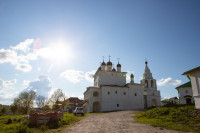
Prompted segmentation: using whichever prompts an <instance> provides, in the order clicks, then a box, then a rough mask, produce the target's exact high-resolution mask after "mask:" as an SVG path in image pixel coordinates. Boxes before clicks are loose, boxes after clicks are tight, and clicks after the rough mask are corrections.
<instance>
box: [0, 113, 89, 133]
mask: <svg viewBox="0 0 200 133" xmlns="http://www.w3.org/2000/svg"><path fill="white" fill-rule="evenodd" d="M24 116H26V115H5V116H0V133H43V132H48V133H51V132H52V133H55V132H61V131H62V130H63V129H64V128H66V127H67V126H69V125H73V124H74V123H76V122H78V121H79V120H81V119H83V118H84V117H76V116H74V115H73V114H69V113H66V112H64V114H63V118H62V119H61V120H60V121H59V123H58V128H57V129H49V128H50V127H47V126H44V125H42V126H41V127H38V128H29V127H28V120H26V119H23V118H22V117H24ZM86 116H87V115H86Z"/></svg>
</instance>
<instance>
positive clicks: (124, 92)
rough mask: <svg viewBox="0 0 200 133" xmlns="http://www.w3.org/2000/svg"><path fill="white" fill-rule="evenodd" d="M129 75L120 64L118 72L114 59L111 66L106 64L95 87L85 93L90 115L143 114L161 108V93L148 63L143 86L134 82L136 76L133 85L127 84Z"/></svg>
mask: <svg viewBox="0 0 200 133" xmlns="http://www.w3.org/2000/svg"><path fill="white" fill-rule="evenodd" d="M126 74H127V72H122V71H121V64H119V62H118V64H117V70H116V69H115V68H114V67H113V65H112V62H111V61H110V59H109V61H108V62H107V63H105V62H104V60H103V62H102V63H101V66H100V67H99V68H98V70H97V71H96V73H95V74H94V86H90V87H87V90H86V91H85V92H84V100H85V101H86V102H85V104H84V108H85V109H86V112H105V111H117V110H143V109H145V108H149V107H152V106H161V97H160V91H158V90H157V85H156V80H155V79H153V77H152V73H151V72H150V70H149V68H148V62H147V61H146V62H145V70H144V74H143V78H142V79H141V81H140V83H135V82H134V75H133V74H131V76H130V83H126Z"/></svg>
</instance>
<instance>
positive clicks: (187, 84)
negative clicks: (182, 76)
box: [176, 81, 192, 89]
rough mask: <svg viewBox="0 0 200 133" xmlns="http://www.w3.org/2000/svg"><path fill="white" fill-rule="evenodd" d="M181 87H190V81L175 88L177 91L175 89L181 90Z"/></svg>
mask: <svg viewBox="0 0 200 133" xmlns="http://www.w3.org/2000/svg"><path fill="white" fill-rule="evenodd" d="M183 87H192V85H191V81H189V82H187V83H184V84H182V85H180V86H178V87H176V89H177V88H183Z"/></svg>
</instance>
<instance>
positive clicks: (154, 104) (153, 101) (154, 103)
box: [152, 99, 156, 107]
mask: <svg viewBox="0 0 200 133" xmlns="http://www.w3.org/2000/svg"><path fill="white" fill-rule="evenodd" d="M152 106H153V107H156V100H155V99H152Z"/></svg>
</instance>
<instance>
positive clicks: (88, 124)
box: [63, 111, 178, 133]
mask: <svg viewBox="0 0 200 133" xmlns="http://www.w3.org/2000/svg"><path fill="white" fill-rule="evenodd" d="M135 114H137V112H136V111H119V112H110V113H103V114H92V115H90V116H88V117H87V118H85V119H83V120H81V121H80V122H78V123H76V124H75V125H74V126H72V127H70V128H67V129H66V130H65V131H64V132H63V133H178V132H177V131H172V130H166V129H164V130H161V129H160V128H159V127H156V128H155V127H152V126H150V125H146V124H140V123H138V122H136V121H135V120H134V119H133V118H132V116H133V115H135Z"/></svg>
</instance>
